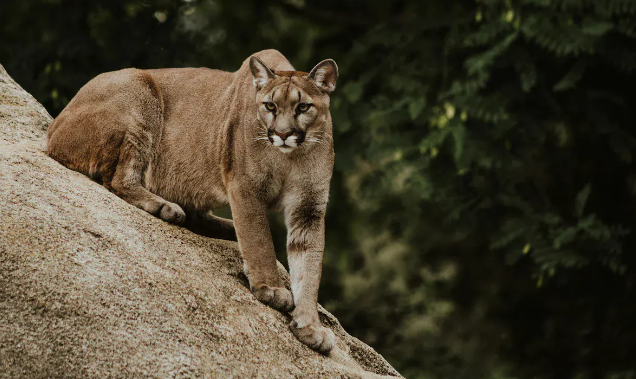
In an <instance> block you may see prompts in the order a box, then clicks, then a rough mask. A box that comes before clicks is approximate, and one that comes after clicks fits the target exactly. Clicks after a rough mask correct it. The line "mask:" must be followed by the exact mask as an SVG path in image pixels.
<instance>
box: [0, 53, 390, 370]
mask: <svg viewBox="0 0 636 379" xmlns="http://www.w3.org/2000/svg"><path fill="white" fill-rule="evenodd" d="M50 122H51V117H50V116H49V114H48V113H47V112H46V110H45V109H44V108H43V107H42V106H41V105H40V104H39V103H38V102H37V101H36V100H35V99H34V98H33V97H32V96H31V95H29V94H28V93H26V92H25V91H24V90H23V89H22V88H21V87H20V86H19V85H18V84H17V83H15V82H14V81H13V80H12V79H11V78H10V77H9V75H8V74H7V73H6V71H5V70H4V68H3V67H2V66H1V65H0V378H30V379H35V378H395V377H400V378H401V376H400V374H398V373H397V372H396V371H395V370H394V369H393V368H392V367H391V366H390V365H389V364H388V363H387V362H386V361H385V360H384V359H383V358H382V357H381V356H380V355H379V354H377V353H376V352H375V351H374V350H373V349H371V348H370V347H368V346H367V345H365V344H363V343H362V342H360V341H359V340H357V339H355V338H353V337H351V336H350V335H348V334H347V333H346V332H345V331H344V330H343V328H342V327H341V326H340V324H339V323H338V320H336V319H335V318H334V317H333V316H332V315H331V314H329V313H328V312H327V311H325V310H324V309H322V307H321V308H320V312H321V318H322V321H323V323H324V324H325V325H326V326H328V327H330V328H331V329H332V330H333V331H334V333H335V334H336V336H337V338H338V341H337V347H336V348H335V349H334V351H333V352H332V353H331V355H330V356H328V357H325V356H322V355H320V354H318V353H316V352H314V351H312V350H311V349H309V348H308V347H306V346H305V345H303V344H302V343H300V342H299V341H298V340H296V338H295V337H294V336H293V334H292V333H291V332H290V330H289V327H288V323H289V321H290V317H289V316H288V315H286V314H282V313H280V312H277V311H275V310H273V309H271V308H269V307H267V306H265V305H263V304H261V303H260V302H258V301H257V300H256V299H255V298H254V297H253V296H252V295H251V293H250V292H249V290H248V289H247V281H246V278H245V277H244V275H243V273H242V271H241V267H242V264H241V259H240V255H239V251H238V249H237V245H236V243H234V242H229V241H221V240H215V239H211V238H206V237H202V236H200V235H197V234H194V233H191V232H190V231H188V230H186V229H184V228H181V227H178V226H174V225H170V224H167V223H165V222H163V221H161V220H160V219H157V218H155V217H153V216H151V215H149V214H147V213H145V212H143V211H141V210H139V209H137V208H135V207H133V206H131V205H129V204H127V203H126V202H124V201H123V200H121V199H119V198H118V197H116V196H115V195H113V194H112V193H110V192H108V191H107V190H106V189H104V188H103V187H102V186H100V185H99V184H97V183H94V182H92V181H91V180H90V179H88V178H87V177H85V176H83V175H81V174H79V173H76V172H73V171H70V170H68V169H66V168H64V167H63V166H61V165H60V164H58V163H57V162H55V161H54V160H52V159H50V158H48V157H47V156H46V155H45V154H44V135H45V133H46V128H47V127H48V125H49V123H50ZM280 268H281V274H283V275H285V276H286V277H288V276H287V273H286V272H285V270H284V268H283V267H282V266H280Z"/></svg>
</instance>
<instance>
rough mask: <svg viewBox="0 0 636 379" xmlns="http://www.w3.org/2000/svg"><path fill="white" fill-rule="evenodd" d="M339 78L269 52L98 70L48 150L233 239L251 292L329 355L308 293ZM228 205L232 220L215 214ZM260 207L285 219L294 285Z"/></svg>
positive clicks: (166, 216)
mask: <svg viewBox="0 0 636 379" xmlns="http://www.w3.org/2000/svg"><path fill="white" fill-rule="evenodd" d="M337 77H338V67H337V65H336V63H335V62H334V61H333V60H331V59H327V60H324V61H322V62H320V63H319V64H318V65H316V66H315V67H314V68H313V69H312V70H311V72H309V73H307V72H300V71H295V70H294V68H293V67H292V65H291V64H290V63H289V61H288V60H287V59H286V58H285V57H284V56H283V55H282V54H281V53H280V52H278V51H276V50H264V51H260V52H258V53H256V54H254V55H252V56H251V57H250V58H249V59H246V60H245V61H244V62H243V64H242V65H241V67H240V69H239V70H237V71H235V72H225V71H219V70H212V69H207V68H173V69H153V70H139V69H124V70H120V71H115V72H108V73H103V74H101V75H98V76H97V77H95V78H93V79H92V80H90V81H89V82H88V83H87V84H86V85H84V87H82V88H81V89H80V90H79V92H78V93H77V95H76V96H75V97H74V98H73V99H72V100H71V102H70V103H69V104H68V105H67V106H66V108H65V109H64V110H63V111H62V112H61V113H60V115H59V116H58V117H57V118H56V119H55V120H54V121H53V123H52V124H51V125H50V127H49V129H48V133H47V150H48V154H49V155H50V156H51V157H53V158H54V159H55V160H57V161H59V162H60V163H62V164H63V165H65V166H66V167H68V168H70V169H72V170H75V171H79V172H81V173H83V174H85V175H87V176H89V177H91V178H93V179H94V180H96V181H99V182H101V183H102V184H103V185H104V187H106V188H108V189H109V190H111V191H112V192H114V193H115V194H117V195H118V196H119V197H121V198H122V199H124V200H125V201H127V202H129V203H130V204H132V205H134V206H137V207H139V208H141V209H143V210H145V211H147V212H148V213H151V214H153V215H155V216H157V217H160V218H161V219H163V220H165V221H167V222H171V223H175V224H183V223H184V222H186V221H187V220H186V214H187V215H188V219H194V218H196V217H198V219H199V221H200V222H205V223H206V224H205V225H206V228H208V230H210V231H211V233H212V234H213V235H215V236H217V237H218V238H225V239H237V240H238V243H239V247H240V250H241V253H242V256H243V261H244V271H245V274H246V275H247V277H248V278H249V284H250V289H251V291H252V293H253V294H254V295H255V296H256V298H257V299H258V300H260V301H261V302H263V303H265V304H268V305H270V306H271V307H273V308H275V309H278V310H280V311H283V312H291V311H293V320H292V322H291V324H290V328H291V330H292V331H293V333H294V334H295V335H296V337H297V338H298V339H299V340H300V341H301V342H303V343H305V344H307V345H308V346H310V347H311V348H313V349H314V350H317V351H319V352H321V353H323V354H327V353H329V351H330V350H331V349H332V348H333V346H334V343H335V337H334V334H333V332H332V331H331V330H329V329H327V328H325V327H323V326H322V325H321V323H320V320H319V318H318V312H317V300H318V286H319V283H320V276H321V271H322V254H323V248H324V239H325V232H324V228H325V221H324V218H325V210H326V206H327V200H328V197H329V183H330V181H331V175H332V169H333V164H334V151H333V139H332V121H331V114H330V111H329V100H330V95H331V93H332V92H333V91H334V90H335V88H336V79H337ZM228 203H229V205H230V208H231V210H232V216H233V217H232V218H233V221H232V220H227V219H223V218H220V217H216V216H213V215H212V213H211V211H212V210H213V209H215V208H218V207H220V206H223V205H226V204H228ZM268 209H275V210H279V211H281V212H283V214H284V216H285V222H286V226H287V254H288V258H289V268H290V274H291V282H292V285H291V287H292V291H291V292H290V291H289V290H287V289H286V288H285V287H284V284H283V283H282V280H281V278H280V277H279V275H278V271H277V263H276V255H275V252H274V245H273V242H272V237H271V234H270V229H269V225H268V220H267V217H266V212H267V210H268ZM235 227H236V231H235V229H234V228H235Z"/></svg>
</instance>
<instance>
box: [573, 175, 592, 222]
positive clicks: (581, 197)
mask: <svg viewBox="0 0 636 379" xmlns="http://www.w3.org/2000/svg"><path fill="white" fill-rule="evenodd" d="M590 190H591V186H590V183H588V184H586V185H585V187H583V189H582V190H581V191H579V193H578V194H577V195H576V200H575V203H574V214H576V216H577V217H579V218H580V217H581V216H583V209H584V208H585V203H587V199H588V197H589V196H590Z"/></svg>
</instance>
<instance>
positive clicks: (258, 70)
mask: <svg viewBox="0 0 636 379" xmlns="http://www.w3.org/2000/svg"><path fill="white" fill-rule="evenodd" d="M250 70H252V75H253V76H254V80H253V83H254V87H256V89H257V90H259V89H261V88H263V87H265V85H266V84H267V82H268V81H269V80H270V79H272V78H274V73H273V72H272V70H270V69H269V68H268V67H267V66H265V63H263V61H261V60H260V59H258V58H257V57H256V56H252V57H251V58H250Z"/></svg>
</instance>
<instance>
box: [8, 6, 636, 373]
mask: <svg viewBox="0 0 636 379" xmlns="http://www.w3.org/2000/svg"><path fill="white" fill-rule="evenodd" d="M635 13H636V2H635V1H633V0H617V1H612V0H559V1H551V0H520V1H513V0H456V1H448V0H427V1H421V0H396V1H382V0H368V1H362V0H338V1H335V0H327V1H320V2H308V1H304V0H278V1H251V0H250V1H247V0H246V1H229V0H183V1H177V0H170V1H169V0H157V1H150V0H146V1H143V0H108V1H106V0H103V1H95V0H93V1H89V0H85V1H82V0H2V1H1V2H0V62H1V63H2V64H3V65H4V66H5V67H6V68H7V70H8V71H9V73H10V74H11V75H12V76H13V77H14V78H15V79H16V80H17V81H18V82H19V83H20V84H21V85H22V86H23V87H24V88H25V89H26V90H27V91H29V92H31V93H32V94H33V95H34V96H35V97H36V98H37V99H38V100H39V101H40V102H42V103H43V104H44V105H45V106H46V108H47V109H48V110H49V112H50V113H51V114H52V115H53V116H55V115H57V114H58V113H59V112H60V110H61V109H62V108H63V107H64V106H65V105H66V103H67V102H68V101H69V100H70V99H71V98H72V97H73V96H74V94H75V93H76V92H77V90H78V89H79V88H80V87H81V86H82V85H83V84H85V83H86V82H87V81H88V80H90V79H91V78H92V77H94V76H95V75H97V74H99V73H101V72H104V71H110V70H117V69H121V68H125V67H138V68H159V67H184V66H195V67H199V66H205V67H212V68H219V69H225V70H229V71H234V70H236V69H237V68H238V67H239V65H240V64H241V62H242V61H243V60H244V59H246V58H247V57H248V56H249V55H250V54H252V53H254V52H256V51H259V50H262V49H267V48H275V49H278V50H280V51H281V52H282V53H283V54H284V55H286V56H287V57H288V59H289V60H290V61H291V62H292V64H293V65H294V66H295V67H296V68H297V69H299V70H305V71H307V70H310V69H311V68H312V67H313V66H314V65H315V64H316V63H318V62H319V61H320V60H322V59H325V58H333V59H335V60H336V62H337V63H338V65H339V68H340V78H339V80H338V88H337V90H336V92H335V93H334V95H333V101H332V114H333V117H334V122H335V150H336V168H335V169H336V171H335V174H334V180H333V185H332V192H331V201H330V205H329V209H328V220H327V228H328V230H327V249H326V252H325V261H324V272H323V280H322V287H321V293H320V301H321V303H323V304H324V305H325V307H326V308H327V309H328V310H329V311H331V312H332V313H334V314H335V315H336V316H337V317H338V318H339V319H340V321H341V322H342V323H343V325H344V327H345V328H346V329H347V330H348V331H349V332H350V333H352V334H353V335H355V336H357V337H358V338H360V339H362V340H363V341H365V342H367V343H368V344H370V345H371V346H373V347H374V348H375V349H376V350H377V351H379V352H380V353H381V354H383V355H384V356H385V357H386V358H387V359H388V360H389V361H390V362H391V363H392V364H393V365H394V366H395V367H396V368H397V369H398V370H399V371H400V372H401V373H402V374H403V375H405V376H406V377H407V378H411V379H423V378H431V379H437V378H439V379H442V378H445V379H448V378H467V379H477V378H545V379H564V378H577V379H588V378H589V379H601V378H603V379H605V378H607V379H610V378H612V379H619V378H634V377H636V288H635V285H636V281H635V279H636V272H635V270H636V255H635V252H634V249H635V247H636V244H635V242H636V240H635V238H634V236H635V234H634V231H633V225H634V221H635V220H636V198H635V195H636V170H635V164H634V159H635V157H634V154H635V153H636V125H635V122H634V111H633V109H634V105H636V103H635V100H634V99H636V93H635V92H636V89H635V87H634V85H635V84H636V81H635V80H634V79H635V78H636V76H635V72H634V70H635V69H636V14H635ZM273 221H274V222H275V223H276V224H277V227H276V228H275V231H276V241H277V242H276V243H277V246H278V247H279V249H278V250H279V253H280V254H279V255H280V259H281V261H283V262H284V261H285V258H284V241H283V238H284V230H282V228H281V224H280V220H279V219H278V218H276V217H273Z"/></svg>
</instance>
